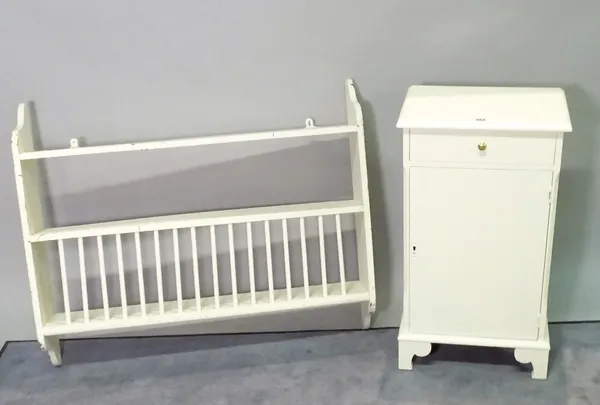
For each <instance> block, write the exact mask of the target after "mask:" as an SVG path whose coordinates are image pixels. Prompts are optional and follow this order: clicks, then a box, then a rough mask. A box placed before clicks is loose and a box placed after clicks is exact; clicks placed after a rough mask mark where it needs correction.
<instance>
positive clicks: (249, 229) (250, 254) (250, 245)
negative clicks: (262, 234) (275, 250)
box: [246, 222, 256, 304]
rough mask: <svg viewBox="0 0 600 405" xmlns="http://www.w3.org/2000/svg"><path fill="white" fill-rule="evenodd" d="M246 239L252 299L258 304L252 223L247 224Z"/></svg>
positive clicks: (253, 302)
mask: <svg viewBox="0 0 600 405" xmlns="http://www.w3.org/2000/svg"><path fill="white" fill-rule="evenodd" d="M246 237H247V240H248V273H249V278H250V299H251V300H252V304H256V286H255V280H254V244H253V242H252V223H250V222H248V223H246Z"/></svg>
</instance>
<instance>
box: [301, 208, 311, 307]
mask: <svg viewBox="0 0 600 405" xmlns="http://www.w3.org/2000/svg"><path fill="white" fill-rule="evenodd" d="M300 245H301V249H302V280H303V283H304V298H306V299H308V298H310V284H309V281H308V253H307V250H306V225H305V224H304V218H300Z"/></svg>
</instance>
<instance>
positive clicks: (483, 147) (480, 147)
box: [477, 142, 487, 150]
mask: <svg viewBox="0 0 600 405" xmlns="http://www.w3.org/2000/svg"><path fill="white" fill-rule="evenodd" d="M477 149H479V150H486V149H487V144H486V143H485V142H481V143H480V144H479V145H477Z"/></svg>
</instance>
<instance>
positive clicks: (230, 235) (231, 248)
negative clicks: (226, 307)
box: [227, 224, 238, 307]
mask: <svg viewBox="0 0 600 405" xmlns="http://www.w3.org/2000/svg"><path fill="white" fill-rule="evenodd" d="M227 235H228V238H229V269H230V271H231V295H232V296H233V306H235V307H237V304H238V296H237V273H236V268H235V245H234V242H233V225H232V224H229V225H228V226H227Z"/></svg>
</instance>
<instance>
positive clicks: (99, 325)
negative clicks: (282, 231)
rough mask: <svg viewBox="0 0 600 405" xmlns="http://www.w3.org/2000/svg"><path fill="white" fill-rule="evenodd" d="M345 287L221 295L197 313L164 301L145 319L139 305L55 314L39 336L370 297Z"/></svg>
mask: <svg viewBox="0 0 600 405" xmlns="http://www.w3.org/2000/svg"><path fill="white" fill-rule="evenodd" d="M345 285H346V293H345V294H342V286H341V284H340V283H330V284H327V295H326V296H325V295H324V294H323V286H322V285H313V286H310V287H309V296H308V298H306V295H305V289H304V287H295V288H292V289H291V299H288V291H287V289H278V290H274V291H273V300H271V296H270V294H269V291H257V292H256V294H255V303H253V302H252V295H251V294H250V293H241V294H238V295H237V305H235V304H234V299H233V298H234V297H233V295H221V296H220V297H219V306H218V307H217V305H216V300H215V297H205V298H201V299H200V310H198V303H197V300H196V299H195V298H193V299H185V300H182V301H181V310H180V308H179V305H178V301H165V302H164V311H162V312H161V309H160V306H159V304H158V303H154V302H153V303H148V304H146V306H145V307H146V315H145V316H144V315H143V314H142V307H141V306H140V305H139V304H138V305H129V306H127V312H126V313H127V316H126V317H124V311H123V308H122V307H121V306H118V307H111V308H109V311H108V319H107V318H106V313H105V311H104V309H102V308H101V309H91V310H90V311H89V314H88V318H89V319H88V321H87V322H86V320H85V314H84V312H83V311H77V312H72V313H71V322H70V323H67V319H66V315H65V313H57V314H56V315H54V316H53V317H52V318H51V319H50V321H49V322H47V323H46V324H45V325H44V326H43V329H42V332H43V335H44V336H57V335H66V334H69V335H70V334H77V333H86V332H94V331H112V330H120V331H122V330H123V329H127V328H137V327H144V326H156V325H170V324H173V325H174V324H179V323H188V322H194V321H202V320H210V319H226V318H238V317H244V316H249V315H259V314H268V313H275V312H285V311H293V310H299V309H310V308H319V307H328V306H336V305H344V304H352V303H360V302H368V301H369V293H368V291H367V290H366V289H365V287H364V286H363V285H362V284H361V283H360V282H359V281H348V282H346V283H345Z"/></svg>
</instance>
